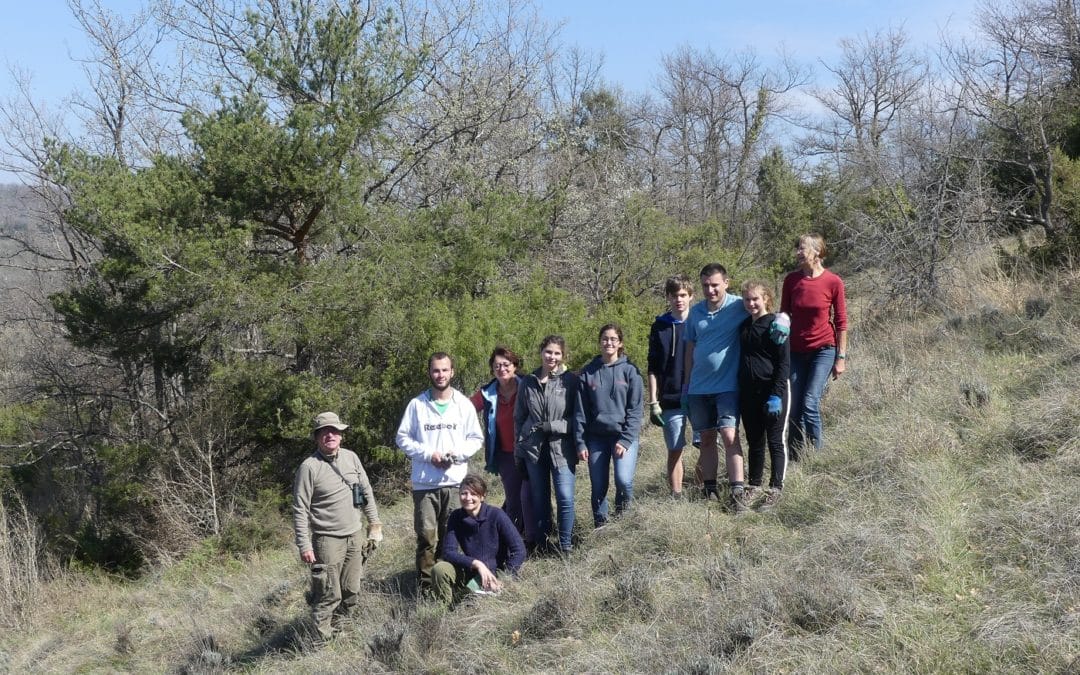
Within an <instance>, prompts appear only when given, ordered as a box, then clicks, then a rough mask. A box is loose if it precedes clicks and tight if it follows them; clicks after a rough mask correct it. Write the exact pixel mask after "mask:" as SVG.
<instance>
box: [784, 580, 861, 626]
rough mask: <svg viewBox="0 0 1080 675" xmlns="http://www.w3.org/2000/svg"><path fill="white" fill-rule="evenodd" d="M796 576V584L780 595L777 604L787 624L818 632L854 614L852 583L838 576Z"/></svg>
mask: <svg viewBox="0 0 1080 675" xmlns="http://www.w3.org/2000/svg"><path fill="white" fill-rule="evenodd" d="M793 576H797V577H798V578H797V579H796V581H797V583H795V584H794V585H793V586H792V587H790V588H788V589H787V592H786V593H784V594H783V596H782V598H781V601H780V605H781V611H782V612H783V613H784V615H785V616H786V619H787V621H789V622H790V623H792V624H793V625H795V626H798V627H799V628H801V629H802V630H805V631H809V632H812V633H821V632H825V631H828V630H831V629H833V628H836V627H838V626H840V625H841V624H844V623H849V622H853V621H855V619H856V617H857V615H858V602H857V598H856V595H857V592H856V588H857V586H856V584H854V583H853V581H852V580H851V579H850V578H848V577H845V576H841V575H839V574H826V575H823V576H820V577H816V576H813V575H810V574H806V573H804V574H801V575H793Z"/></svg>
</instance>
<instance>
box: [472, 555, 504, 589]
mask: <svg viewBox="0 0 1080 675" xmlns="http://www.w3.org/2000/svg"><path fill="white" fill-rule="evenodd" d="M473 569H474V570H476V573H477V575H478V576H479V577H480V587H481V588H483V589H484V590H485V591H492V592H495V591H500V590H502V584H501V583H499V578H498V577H497V576H495V575H494V574H493V573H492V572H491V570H489V569H488V566H487V565H485V564H484V563H482V562H481V561H479V560H474V561H473Z"/></svg>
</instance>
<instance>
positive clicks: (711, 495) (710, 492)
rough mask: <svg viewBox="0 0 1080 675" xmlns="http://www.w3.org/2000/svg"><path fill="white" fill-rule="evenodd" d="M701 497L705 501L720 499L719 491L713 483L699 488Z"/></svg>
mask: <svg viewBox="0 0 1080 675" xmlns="http://www.w3.org/2000/svg"><path fill="white" fill-rule="evenodd" d="M701 498H702V499H703V500H705V501H707V502H709V501H720V491H719V490H717V489H716V486H715V485H707V486H705V487H703V488H701Z"/></svg>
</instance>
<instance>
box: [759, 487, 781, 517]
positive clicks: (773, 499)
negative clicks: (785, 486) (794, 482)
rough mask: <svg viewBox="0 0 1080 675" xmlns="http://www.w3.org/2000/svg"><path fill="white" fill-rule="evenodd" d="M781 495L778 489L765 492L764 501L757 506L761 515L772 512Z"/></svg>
mask: <svg viewBox="0 0 1080 675" xmlns="http://www.w3.org/2000/svg"><path fill="white" fill-rule="evenodd" d="M781 494H782V493H781V490H780V488H769V489H768V490H767V491H766V492H765V501H763V502H761V504H760V505H759V506H758V511H759V512H761V513H767V512H769V511H772V510H773V509H774V508H776V504H777V502H779V501H780V495H781Z"/></svg>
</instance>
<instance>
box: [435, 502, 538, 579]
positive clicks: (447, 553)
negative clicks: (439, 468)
mask: <svg viewBox="0 0 1080 675" xmlns="http://www.w3.org/2000/svg"><path fill="white" fill-rule="evenodd" d="M442 559H443V560H445V561H446V562H448V563H451V564H453V565H456V566H458V567H465V568H471V567H472V564H473V561H474V560H479V561H481V562H482V563H484V564H485V565H487V568H488V569H489V570H491V571H492V572H494V571H495V570H497V569H508V570H510V571H511V572H513V573H514V574H517V571H518V570H519V569H521V564H522V563H523V562H525V542H523V541H522V540H521V535H520V534H518V531H517V528H516V527H514V523H513V522H512V521H511V520H510V516H508V515H506V513H505V512H504V511H503V510H502V509H498V508H495V507H494V506H489V505H488V504H487V503H484V504H481V505H480V513H478V514H477V515H476V517H475V518H474V517H472V516H470V515H469V512H468V511H466V510H465V509H456V510H455V511H454V512H453V513H451V514H450V520H449V521H448V522H447V524H446V537H445V538H444V539H443V547H442Z"/></svg>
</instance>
